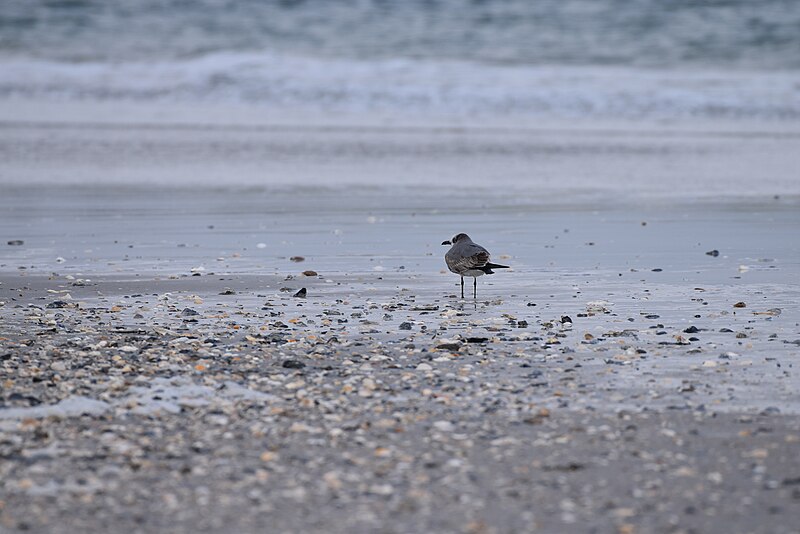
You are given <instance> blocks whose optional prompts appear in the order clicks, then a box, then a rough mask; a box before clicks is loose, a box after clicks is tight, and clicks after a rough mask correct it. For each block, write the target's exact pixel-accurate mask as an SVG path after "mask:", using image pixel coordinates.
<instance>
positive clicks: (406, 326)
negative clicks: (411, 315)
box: [400, 321, 411, 330]
mask: <svg viewBox="0 0 800 534" xmlns="http://www.w3.org/2000/svg"><path fill="white" fill-rule="evenodd" d="M400 330H411V323H409V322H408V321H406V322H403V323H400Z"/></svg>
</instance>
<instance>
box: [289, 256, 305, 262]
mask: <svg viewBox="0 0 800 534" xmlns="http://www.w3.org/2000/svg"><path fill="white" fill-rule="evenodd" d="M289 259H290V260H291V261H293V262H295V263H300V262H301V261H306V259H305V258H304V257H303V256H292V257H291V258H289Z"/></svg>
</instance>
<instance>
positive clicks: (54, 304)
mask: <svg viewBox="0 0 800 534" xmlns="http://www.w3.org/2000/svg"><path fill="white" fill-rule="evenodd" d="M68 306H69V303H68V302H64V301H63V300H54V301H53V302H51V303H50V304H48V305H47V307H48V308H66V307H68Z"/></svg>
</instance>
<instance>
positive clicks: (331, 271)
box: [0, 102, 800, 533]
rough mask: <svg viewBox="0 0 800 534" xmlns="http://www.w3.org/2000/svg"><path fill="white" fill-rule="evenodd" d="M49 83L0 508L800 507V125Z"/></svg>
mask: <svg viewBox="0 0 800 534" xmlns="http://www.w3.org/2000/svg"><path fill="white" fill-rule="evenodd" d="M34 108H35V106H31V105H30V102H28V103H27V104H26V103H24V102H18V105H4V106H2V108H0V111H1V112H2V113H1V114H0V115H1V117H0V119H1V120H2V122H0V154H2V155H3V164H2V168H0V172H2V175H1V176H0V184H2V189H3V192H2V195H0V229H2V234H1V235H0V237H1V238H2V240H0V324H1V325H2V331H0V385H2V390H1V391H2V395H0V530H2V531H7V532H17V531H20V532H21V531H26V532H76V531H85V532H156V531H166V530H169V531H171V532H197V531H209V532H212V531H213V532H219V531H236V532H264V531H269V532H409V533H410V532H475V533H478V532H561V533H569V532H575V533H583V532H620V533H634V532H636V533H639V532H675V533H677V532H686V533H689V532H703V533H707V532H720V533H723V532H724V533H731V532H742V533H744V532H763V533H794V532H798V527H797V525H798V524H800V470H798V469H799V467H798V462H797V451H798V450H800V449H799V447H800V395H798V391H799V390H800V377H798V374H797V368H796V365H797V364H798V355H800V326H798V325H799V324H800V312H798V308H797V302H798V300H800V276H799V275H800V242H798V240H797V238H796V233H797V230H798V228H800V181H798V180H797V178H796V169H797V168H798V163H800V161H799V160H798V154H800V147H798V145H800V131H799V130H796V129H795V128H794V127H793V126H792V124H791V123H774V122H773V123H770V122H764V123H762V124H758V125H755V126H754V125H752V124H750V123H743V122H739V123H737V122H736V121H731V122H725V121H717V122H714V121H695V122H680V121H676V122H673V123H669V124H666V123H659V122H648V123H645V122H637V123H625V122H621V121H617V122H614V123H602V122H599V121H594V122H592V123H590V124H581V123H575V122H573V121H555V120H552V121H549V122H546V123H542V124H533V123H529V124H521V125H520V124H508V123H506V124H505V125H503V124H487V125H480V124H476V123H472V124H469V125H464V124H458V123H457V122H453V121H450V122H448V121H446V120H444V119H442V120H441V122H439V123H432V122H427V123H426V122H424V121H420V120H413V119H409V118H406V119H403V120H401V119H399V118H395V119H393V120H388V119H381V120H376V119H375V117H374V116H373V117H371V118H368V119H365V118H364V117H360V118H359V117H354V116H349V117H338V118H337V119H336V120H334V119H333V118H331V117H332V116H327V118H326V120H327V121H328V123H325V124H323V123H321V122H320V121H319V120H318V119H317V120H316V122H315V119H314V118H313V117H302V116H296V117H294V118H293V119H292V120H291V121H290V120H289V119H287V118H280V117H279V118H276V117H274V116H268V115H259V114H258V112H257V111H253V113H250V114H247V113H244V112H242V111H241V110H240V112H239V114H238V115H237V114H236V113H234V112H230V109H228V108H215V107H209V108H207V109H205V110H204V114H203V119H202V120H199V119H198V117H199V114H197V113H190V112H188V111H184V112H181V111H180V110H179V109H178V108H173V109H172V111H171V112H172V115H169V114H168V113H167V112H166V111H165V109H167V108H165V107H162V106H149V107H147V106H144V107H140V108H136V106H134V105H132V104H131V105H130V106H129V108H130V109H133V110H134V111H135V113H134V112H131V113H130V114H129V115H126V113H125V111H124V106H119V108H120V109H122V111H120V112H119V114H118V116H116V117H112V116H111V112H110V111H109V109H112V108H104V107H103V106H102V105H92V106H84V105H82V104H76V103H68V104H62V105H58V104H55V103H53V102H49V103H48V102H43V103H41V106H40V108H37V109H39V111H38V112H36V111H32V110H33V109H34ZM53 110H57V112H53ZM162 112H163V113H162ZM227 112H230V113H227ZM165 113H167V115H166V116H165ZM48 116H55V117H57V119H55V120H51V119H48ZM224 117H227V119H225V118H224ZM232 117H233V118H232ZM244 117H246V118H244ZM288 122H293V123H292V124H289V123H288ZM461 231H466V232H468V233H470V235H472V237H473V238H474V239H475V240H476V241H478V242H480V243H481V244H483V245H484V246H486V247H487V248H488V249H489V250H490V251H491V252H492V254H493V259H494V260H495V261H498V262H501V263H505V264H507V265H509V266H511V269H509V271H507V272H501V273H498V274H496V275H494V276H491V277H483V278H481V279H479V281H478V298H477V299H475V300H473V299H471V298H467V299H463V300H462V299H460V298H459V295H458V292H459V287H458V277H456V276H454V275H453V274H452V273H449V272H447V271H446V268H445V265H444V261H443V255H444V252H445V247H442V246H441V245H440V243H441V242H442V241H443V240H445V239H449V238H450V237H451V236H452V235H453V234H455V233H457V232H461ZM303 288H305V289H306V295H305V297H302V298H301V297H298V296H295V295H296V293H297V292H298V291H300V290H301V289H303Z"/></svg>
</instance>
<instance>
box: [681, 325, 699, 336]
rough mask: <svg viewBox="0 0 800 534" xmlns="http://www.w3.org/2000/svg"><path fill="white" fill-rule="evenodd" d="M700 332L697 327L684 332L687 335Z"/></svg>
mask: <svg viewBox="0 0 800 534" xmlns="http://www.w3.org/2000/svg"><path fill="white" fill-rule="evenodd" d="M699 331H700V329H699V328H697V327H696V326H690V327H689V328H687V329H686V330H684V332H685V333H687V334H696V333H698V332H699Z"/></svg>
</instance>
